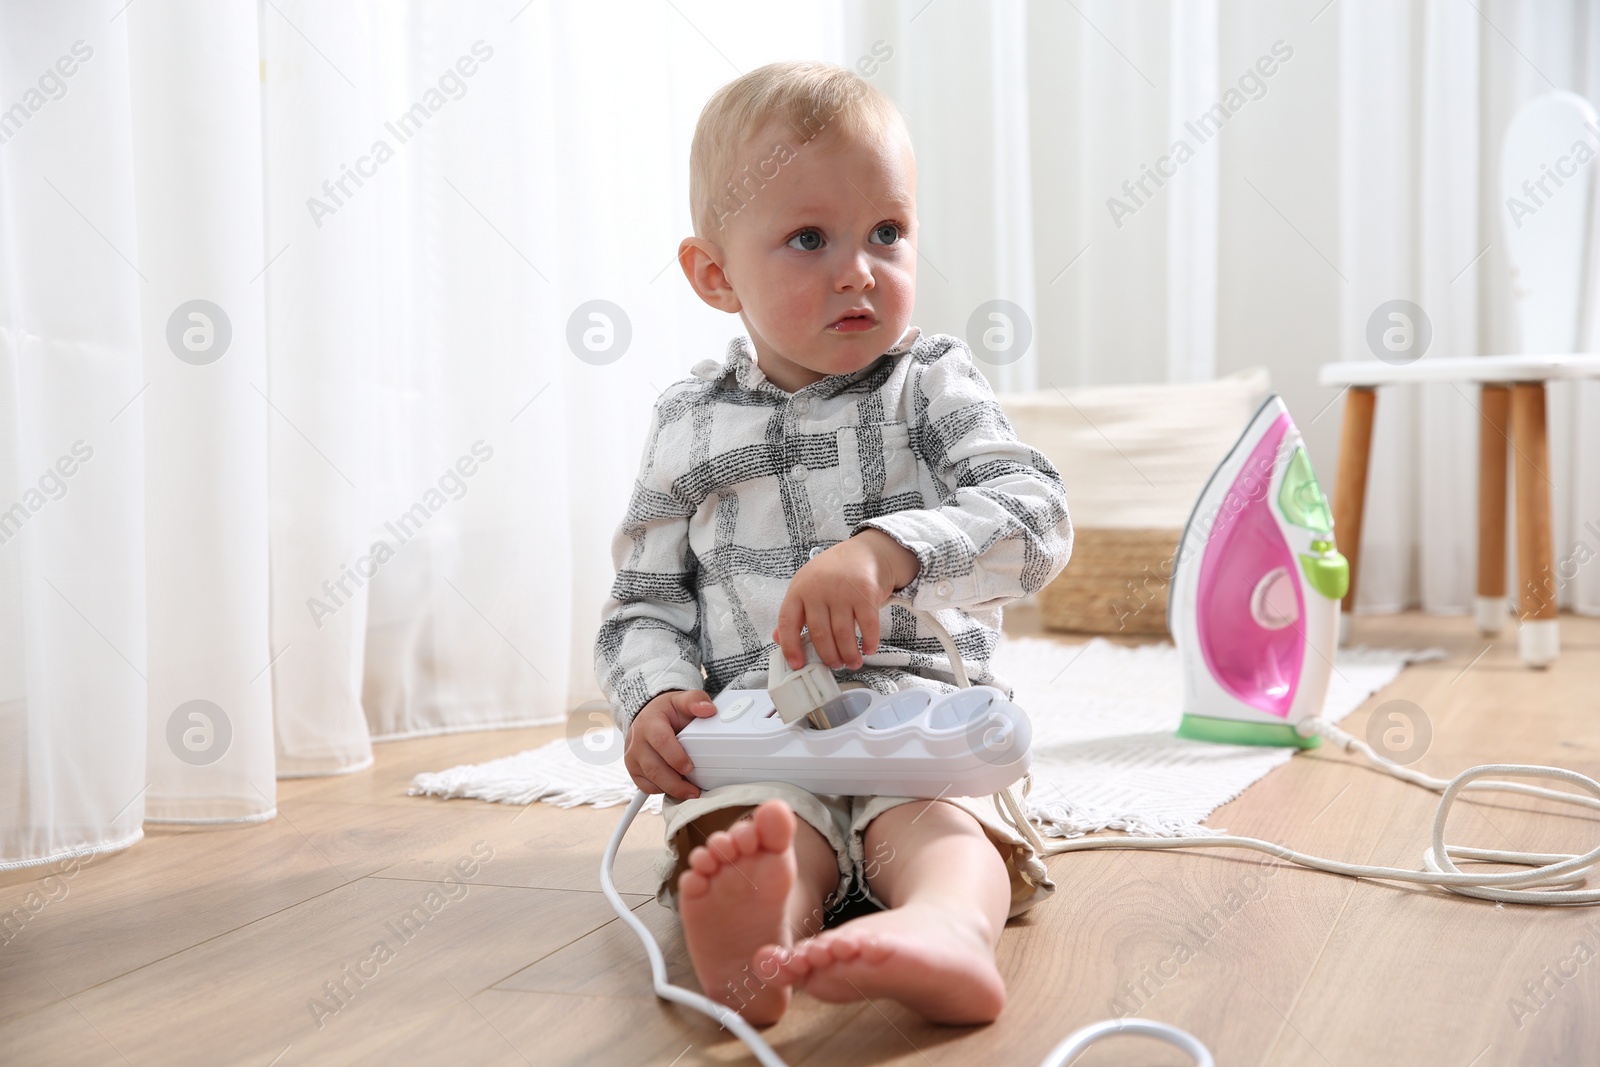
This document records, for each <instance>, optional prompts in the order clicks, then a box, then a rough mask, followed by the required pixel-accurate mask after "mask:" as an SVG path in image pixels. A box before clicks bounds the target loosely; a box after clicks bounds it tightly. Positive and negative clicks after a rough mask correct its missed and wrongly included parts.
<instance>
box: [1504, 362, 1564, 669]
mask: <svg viewBox="0 0 1600 1067" xmlns="http://www.w3.org/2000/svg"><path fill="white" fill-rule="evenodd" d="M1511 440H1512V443H1513V444H1514V445H1515V446H1516V451H1517V458H1516V464H1517V468H1516V469H1517V583H1518V584H1519V585H1520V586H1521V587H1522V593H1521V597H1520V602H1521V610H1520V612H1519V613H1518V614H1519V615H1520V616H1521V619H1522V626H1521V630H1520V633H1519V634H1518V646H1519V650H1520V652H1521V654H1522V662H1523V663H1525V664H1527V665H1528V666H1530V667H1543V666H1545V665H1546V664H1548V663H1551V662H1553V661H1554V660H1555V658H1556V655H1557V654H1558V653H1559V652H1560V650H1561V637H1560V631H1559V630H1558V628H1557V627H1558V625H1559V624H1558V623H1557V622H1556V582H1555V567H1554V557H1555V551H1554V548H1553V546H1552V545H1551V531H1550V527H1551V522H1550V480H1549V475H1550V449H1549V445H1548V443H1547V441H1546V440H1545V419H1544V383H1543V382H1518V383H1517V384H1516V385H1515V386H1513V387H1512V390H1511Z"/></svg>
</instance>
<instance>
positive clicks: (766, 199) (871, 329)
mask: <svg viewBox="0 0 1600 1067" xmlns="http://www.w3.org/2000/svg"><path fill="white" fill-rule="evenodd" d="M784 132H789V134H790V135H789V136H788V137H785V136H784ZM779 140H787V141H789V142H790V143H791V144H792V143H793V136H792V131H787V128H786V127H772V128H771V129H770V130H769V131H768V132H766V133H765V134H764V135H762V136H760V137H754V138H751V141H750V144H749V146H748V151H750V152H751V153H753V154H752V159H756V160H761V159H765V158H767V156H769V155H771V154H772V153H771V147H770V146H771V145H773V144H774V143H776V142H777V141H779ZM763 146H765V150H764V151H757V150H758V149H762V148H763ZM786 155H787V162H783V163H782V164H781V165H779V166H778V173H777V175H776V176H775V177H773V178H770V179H767V180H766V184H765V185H763V186H761V187H760V188H755V187H754V186H753V185H752V186H750V187H747V189H746V190H743V191H741V193H740V195H741V197H742V198H743V200H744V203H743V206H739V204H738V202H737V201H731V200H730V201H726V202H725V203H726V204H727V205H728V206H729V207H738V210H737V211H735V212H733V213H732V214H731V215H729V216H726V223H725V225H724V227H723V230H722V232H723V234H724V239H723V241H722V242H721V244H720V245H718V244H717V243H716V242H701V241H700V240H699V239H697V238H691V239H689V240H688V241H685V242H684V244H685V246H688V245H690V244H697V245H700V246H701V247H702V248H703V250H704V252H705V257H706V258H707V259H709V260H711V261H713V262H712V263H706V262H705V260H704V259H702V260H701V264H702V268H703V269H701V270H698V271H697V270H695V269H692V268H691V267H690V264H689V262H688V261H685V269H686V270H688V271H689V272H690V280H691V282H694V283H695V288H696V290H697V291H699V292H700V295H701V296H702V297H703V298H705V299H706V300H707V302H708V303H711V304H712V305H713V306H716V307H721V308H722V309H723V310H725V311H738V312H740V313H741V314H742V315H743V317H744V321H745V325H746V327H747V328H748V330H749V332H750V338H751V340H752V341H753V342H754V343H755V349H756V358H757V361H758V363H759V364H760V366H761V369H762V372H763V373H764V374H765V375H766V376H767V378H769V379H770V380H771V381H772V382H773V383H774V384H776V385H777V386H778V387H779V388H781V389H785V390H787V391H790V392H793V391H794V390H796V389H799V388H802V387H804V386H806V385H810V384H811V383H812V382H816V381H820V380H821V379H822V378H824V377H827V376H828V375H832V374H849V373H851V372H853V371H856V370H859V369H861V368H862V367H865V366H866V365H867V364H869V363H871V362H872V361H873V360H875V359H877V358H878V357H879V356H881V355H882V354H883V353H884V352H885V351H886V350H887V349H888V348H890V347H891V346H892V345H893V344H894V343H895V341H897V340H899V338H900V335H901V334H903V333H904V332H905V330H906V327H907V326H908V325H909V324H910V320H911V307H912V300H913V292H914V290H915V288H916V275H917V272H916V265H917V253H916V249H915V248H913V247H912V245H911V243H910V240H909V238H910V237H911V236H912V235H913V234H912V227H914V226H915V224H916V218H915V216H916V181H917V175H916V162H915V159H914V158H913V156H912V153H911V146H910V145H909V144H908V143H906V141H905V140H904V138H903V137H901V136H898V135H896V136H894V137H891V138H889V139H888V140H887V142H886V143H885V144H882V145H873V144H869V143H864V142H862V141H857V140H853V139H850V138H847V137H845V136H843V135H841V134H839V133H838V132H836V131H828V132H825V133H824V134H822V135H821V136H819V137H817V138H816V139H814V140H813V141H811V142H810V143H807V144H803V145H800V146H798V147H795V148H794V149H793V151H792V154H786ZM778 158H779V159H783V158H785V156H779V157H778ZM773 165H774V164H767V165H766V166H767V169H768V170H770V169H771V167H772V166H773ZM755 171H756V167H755V166H752V167H751V173H754V172H755ZM763 178H765V174H763ZM713 267H720V274H721V278H720V279H718V278H716V275H717V273H718V272H717V271H716V270H714V269H712V268H713ZM697 274H698V275H699V276H700V277H699V279H697V277H696V275H697ZM704 282H711V283H712V286H713V287H714V286H716V285H718V284H720V286H721V287H722V289H723V290H725V291H721V292H719V293H718V294H717V295H718V296H719V297H720V299H713V298H712V294H711V293H708V292H707V291H706V288H707V287H706V286H705V285H703V284H702V283H704ZM863 311H864V317H863V318H857V319H848V318H846V317H847V316H850V315H852V313H859V312H863Z"/></svg>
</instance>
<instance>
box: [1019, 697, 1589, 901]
mask: <svg viewBox="0 0 1600 1067" xmlns="http://www.w3.org/2000/svg"><path fill="white" fill-rule="evenodd" d="M1298 729H1299V730H1300V732H1301V733H1302V734H1305V735H1309V734H1312V733H1317V734H1321V735H1322V736H1323V737H1326V738H1327V739H1328V740H1330V741H1332V742H1333V743H1334V744H1337V745H1339V746H1341V747H1342V748H1344V749H1346V750H1347V751H1354V752H1357V753H1359V754H1360V755H1362V756H1364V757H1366V758H1367V759H1368V760H1370V761H1371V762H1372V763H1373V765H1374V766H1376V767H1378V768H1380V769H1382V770H1384V771H1387V772H1388V773H1390V774H1392V775H1394V776H1395V777H1396V778H1399V779H1401V780H1402V781H1407V782H1411V783H1413V784H1415V785H1420V786H1422V787H1423V788H1425V789H1431V790H1433V791H1434V792H1437V793H1443V794H1444V795H1443V796H1442V797H1440V798H1439V806H1438V808H1437V809H1436V810H1435V812H1434V817H1433V845H1432V847H1430V848H1428V849H1427V850H1426V851H1424V852H1423V854H1422V862H1423V867H1424V868H1425V869H1423V870H1406V869H1403V868H1399V867H1369V866H1366V865H1364V864H1360V863H1344V862H1341V861H1339V860H1330V859H1323V858H1321V857H1320V856H1311V855H1308V854H1306V853H1304V852H1296V851H1295V850H1294V849H1292V848H1286V847H1284V846H1283V845H1279V844H1274V843H1273V842H1271V841H1262V840H1260V839H1259V838H1254V837H1236V836H1233V835H1219V836H1216V837H1088V838H1080V839H1078V840H1073V841H1057V842H1052V843H1051V844H1048V845H1047V844H1045V842H1044V841H1043V840H1042V839H1041V838H1040V837H1039V833H1038V831H1037V830H1035V829H1034V827H1033V824H1032V823H1031V822H1030V821H1029V820H1028V818H1027V816H1026V814H1025V813H1024V811H1023V810H1022V806H1021V805H1020V804H1019V803H1018V802H1017V800H1016V798H1015V797H1014V796H1012V794H1011V792H1010V791H1009V790H1008V791H1006V792H1004V793H1000V794H997V795H996V803H997V804H999V805H1000V810H1001V814H1002V816H1003V817H1004V818H1005V820H1006V822H1008V823H1010V824H1011V825H1012V826H1013V827H1015V828H1016V830H1017V832H1018V833H1021V834H1022V835H1023V836H1024V837H1026V838H1027V839H1028V841H1029V843H1031V844H1032V845H1033V847H1034V850H1035V851H1036V852H1038V853H1039V855H1041V856H1054V855H1059V854H1060V853H1063V852H1081V851H1087V850H1089V849H1097V848H1113V849H1121V848H1128V849H1140V848H1248V849H1254V850H1256V851H1257V852H1265V853H1268V854H1269V855H1273V856H1276V857H1278V858H1279V859H1283V860H1288V861H1289V862H1291V863H1297V864H1299V865H1300V866H1302V867H1309V868H1312V869H1313V870H1318V871H1327V872H1329V873H1331V874H1342V875H1347V876H1349V877H1351V878H1377V879H1384V880H1388V881H1397V882H1416V883H1420V884H1422V885H1432V886H1438V887H1439V888H1441V889H1448V890H1449V891H1450V892H1452V893H1459V894H1461V895H1463V896H1469V897H1478V898H1479V899H1482V900H1495V901H1504V902H1506V903H1516V904H1568V905H1571V904H1596V903H1600V889H1583V888H1580V887H1581V886H1582V885H1583V883H1584V878H1585V876H1586V875H1587V874H1588V873H1589V872H1590V870H1591V869H1592V868H1593V867H1594V866H1595V865H1596V864H1600V847H1596V848H1594V849H1592V850H1590V851H1589V852H1586V853H1584V854H1582V855H1569V854H1564V853H1556V854H1554V855H1546V854H1543V853H1537V852H1514V851H1503V850H1500V849H1483V848H1464V847H1461V846H1459V845H1447V844H1445V840H1444V830H1445V823H1446V822H1447V821H1448V819H1449V817H1450V809H1451V807H1452V806H1453V805H1454V804H1455V801H1456V797H1457V795H1458V794H1459V793H1461V791H1462V790H1465V789H1473V790H1493V791H1497V792H1507V793H1522V794H1525V795H1530V796H1540V797H1545V798H1547V799H1550V800H1559V801H1562V802H1565V803H1568V804H1577V805H1579V806H1581V807H1588V808H1600V782H1596V781H1595V780H1594V779H1593V778H1590V777H1588V776H1587V775H1583V774H1579V773H1578V772H1577V771H1569V770H1566V769H1565V768H1562V767H1544V766H1539V765H1534V764H1518V763H1488V764H1482V765H1480V766H1477V767H1469V768H1467V769H1466V770H1464V771H1462V772H1461V773H1460V774H1458V775H1456V776H1455V777H1454V778H1451V779H1450V780H1449V781H1446V780H1444V779H1442V778H1434V777H1431V776H1429V775H1426V774H1421V773H1419V772H1417V771H1413V770H1411V769H1410V768H1408V767H1404V766H1401V765H1400V764H1398V763H1395V762H1394V761H1393V760H1389V759H1385V758H1384V757H1383V756H1380V755H1378V754H1377V753H1376V752H1374V751H1373V750H1372V746H1370V745H1368V744H1367V743H1366V742H1364V741H1360V740H1358V739H1356V738H1354V737H1352V736H1350V735H1349V734H1348V733H1346V732H1345V731H1343V730H1341V729H1339V728H1338V727H1337V726H1334V725H1333V724H1332V723H1325V722H1322V721H1321V720H1310V721H1308V722H1305V723H1301V724H1300V726H1299V727H1298ZM1486 775H1511V776H1515V777H1523V778H1550V779H1553V780H1555V781H1560V782H1567V783H1569V784H1571V785H1574V786H1577V787H1578V788H1580V789H1584V790H1587V791H1588V792H1590V793H1592V794H1594V796H1592V797H1586V796H1583V795H1581V794H1577V793H1567V792H1563V791H1561V790H1558V789H1545V788H1543V787H1541V786H1532V785H1524V784H1523V783H1520V782H1505V781H1499V780H1490V781H1482V780H1481V779H1483V778H1484V777H1485V776H1486ZM1457 859H1462V860H1474V861H1477V862H1481V863H1509V864H1515V865H1517V866H1521V867H1528V868H1530V869H1529V870H1527V871H1508V872H1506V873H1505V874H1472V873H1468V872H1464V871H1462V870H1461V869H1460V868H1459V867H1457V866H1456V864H1455V860H1457Z"/></svg>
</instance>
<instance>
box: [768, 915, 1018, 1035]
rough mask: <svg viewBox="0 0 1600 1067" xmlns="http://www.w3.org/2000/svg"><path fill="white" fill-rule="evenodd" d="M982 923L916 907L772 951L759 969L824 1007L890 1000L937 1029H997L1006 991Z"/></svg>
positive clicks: (863, 919) (856, 922) (861, 920)
mask: <svg viewBox="0 0 1600 1067" xmlns="http://www.w3.org/2000/svg"><path fill="white" fill-rule="evenodd" d="M985 925H986V924H985V922H984V920H982V919H981V918H978V917H976V916H967V915H962V914H956V913H952V912H950V911H948V910H946V909H942V908H939V907H936V906H933V905H918V904H916V903H908V904H906V905H904V906H902V907H899V908H893V909H891V910H889V911H882V912H876V913H874V914H872V915H863V916H862V917H861V918H859V919H852V920H851V921H850V922H847V923H845V924H844V925H843V926H840V927H838V928H837V929H834V930H828V931H826V932H824V933H821V934H818V935H817V936H816V937H812V938H807V939H806V940H804V941H801V942H799V943H797V944H796V945H795V946H794V947H793V949H792V950H784V949H783V948H782V947H781V946H778V945H770V946H767V947H766V948H763V949H762V951H761V952H759V953H757V954H756V958H755V964H756V966H758V967H764V968H765V970H764V972H763V973H770V972H771V969H772V967H773V966H776V967H777V968H778V970H779V977H778V979H777V980H778V981H779V982H782V981H785V980H787V981H789V982H790V983H792V984H793V985H795V986H796V987H800V988H804V989H805V991H806V992H807V993H810V994H811V995H812V996H814V997H816V998H817V999H818V1000H826V1001H831V1002H833V1003H843V1002H845V1001H851V1000H863V999H865V1000H872V999H875V998H878V997H887V998H888V999H890V1000H894V1001H898V1002H899V1003H901V1004H904V1005H905V1006H906V1007H908V1008H910V1009H911V1010H912V1011H914V1012H916V1013H917V1014H918V1015H921V1016H922V1017H923V1018H924V1019H927V1020H928V1021H929V1022H936V1023H947V1024H950V1025H952V1026H970V1025H973V1024H977V1023H988V1022H993V1021H994V1020H995V1018H996V1017H997V1016H998V1015H999V1014H1000V1009H1001V1008H1003V1007H1004V1006H1005V1002H1006V987H1005V982H1004V981H1003V980H1001V978H1000V972H999V970H998V969H997V968H996V967H995V965H994V944H993V942H992V941H991V940H990V939H989V936H988V934H987V933H986V931H985V929H984V927H985Z"/></svg>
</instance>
